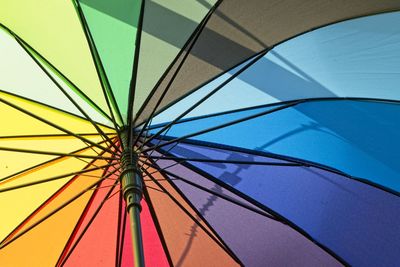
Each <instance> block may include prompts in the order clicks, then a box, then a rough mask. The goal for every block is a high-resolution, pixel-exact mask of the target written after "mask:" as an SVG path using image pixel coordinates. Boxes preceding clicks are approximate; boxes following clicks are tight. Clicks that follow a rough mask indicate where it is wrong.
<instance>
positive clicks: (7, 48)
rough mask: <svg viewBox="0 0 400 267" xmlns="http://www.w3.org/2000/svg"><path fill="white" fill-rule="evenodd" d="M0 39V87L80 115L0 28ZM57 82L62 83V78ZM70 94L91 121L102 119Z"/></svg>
mask: <svg viewBox="0 0 400 267" xmlns="http://www.w3.org/2000/svg"><path fill="white" fill-rule="evenodd" d="M0 40H1V42H0V57H1V59H2V60H1V62H0V72H1V73H2V74H3V75H2V76H1V77H0V89H1V90H3V91H7V92H10V93H13V94H16V95H20V96H23V97H26V98H29V99H32V100H35V101H38V102H41V103H43V104H46V105H50V106H53V107H56V108H59V109H62V110H65V111H67V112H70V113H73V114H75V115H78V116H82V114H81V112H80V111H79V110H78V109H77V107H76V106H75V105H74V104H73V103H72V102H71V101H69V100H68V99H67V98H66V96H65V95H64V94H63V92H62V91H61V90H60V89H59V88H57V86H56V84H55V83H53V81H51V79H50V78H49V77H48V76H47V75H46V73H45V72H44V71H43V70H42V69H41V68H40V67H39V65H38V64H37V63H35V61H34V60H33V59H32V58H31V57H30V56H29V54H28V53H27V52H26V51H25V50H24V49H23V47H22V46H21V45H20V44H18V42H17V41H16V39H15V38H14V37H12V36H11V34H9V33H7V31H6V30H5V29H2V28H1V30H0ZM54 76H55V75H54ZM21 77H23V78H21ZM54 78H55V77H54ZM59 82H60V84H64V83H63V82H62V81H59ZM65 89H66V90H67V91H71V89H69V88H68V87H67V86H65ZM70 95H71V96H72V97H73V98H74V100H75V101H77V102H78V103H79V105H80V106H82V107H83V108H84V109H85V110H86V111H87V112H88V113H89V114H90V116H91V117H92V118H93V119H94V120H97V121H100V122H106V120H105V119H104V118H103V117H102V116H100V115H99V114H98V113H97V112H96V111H95V110H93V108H91V107H90V106H89V105H88V104H87V103H86V102H85V101H84V100H82V99H81V98H80V97H79V96H77V95H76V94H75V93H74V92H72V91H71V94H70Z"/></svg>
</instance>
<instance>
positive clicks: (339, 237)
mask: <svg viewBox="0 0 400 267" xmlns="http://www.w3.org/2000/svg"><path fill="white" fill-rule="evenodd" d="M171 153H173V154H175V155H176V156H178V157H183V158H185V157H194V156H193V155H196V157H202V158H204V157H209V158H211V159H221V158H226V159H227V158H229V159H232V158H243V159H244V158H247V160H249V158H252V160H254V161H262V160H265V157H261V156H256V155H249V154H245V153H237V152H232V151H224V150H220V149H213V148H205V147H199V146H195V145H187V144H179V145H178V146H177V147H176V148H174V149H172V150H171ZM190 163H191V164H192V165H193V166H196V167H197V168H199V169H201V170H202V171H204V172H206V173H209V174H210V175H212V176H213V177H215V178H216V179H219V180H220V181H222V182H224V183H226V184H228V185H230V186H232V187H234V188H235V189H237V190H239V191H241V192H242V193H244V194H246V195H247V196H249V197H251V198H253V199H254V200H256V201H258V202H259V203H262V204H264V205H265V206H267V207H269V208H271V209H272V210H274V211H276V212H277V213H279V214H280V215H282V216H284V217H285V218H287V219H288V220H290V221H291V222H293V223H294V224H296V225H297V226H299V227H300V228H301V229H303V230H304V231H305V232H307V233H308V234H310V235H311V236H312V237H313V238H314V239H315V240H316V241H318V242H319V243H321V244H323V245H324V246H326V247H328V248H329V249H331V250H332V251H333V252H334V253H336V254H337V255H338V256H339V257H341V258H343V259H344V260H345V261H346V262H348V263H349V264H351V265H357V266H396V265H398V263H399V262H400V225H399V224H398V222H399V221H400V213H399V212H398V211H399V210H400V198H399V197H398V196H396V195H394V194H391V193H388V192H385V191H383V190H380V189H377V188H374V187H372V186H370V185H367V184H364V183H361V182H359V181H356V180H353V179H350V178H347V177H344V176H341V175H338V174H335V173H331V172H328V171H324V170H321V169H319V168H314V167H280V166H262V165H249V164H247V165H238V164H226V163H224V164H222V163H218V164H215V163H204V162H190ZM175 171H177V170H175Z"/></svg>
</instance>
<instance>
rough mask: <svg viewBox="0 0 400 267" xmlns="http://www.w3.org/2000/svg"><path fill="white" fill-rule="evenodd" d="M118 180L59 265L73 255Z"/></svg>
mask: <svg viewBox="0 0 400 267" xmlns="http://www.w3.org/2000/svg"><path fill="white" fill-rule="evenodd" d="M118 182H119V180H117V181H115V183H114V184H113V185H111V186H110V189H109V190H108V192H107V194H106V195H105V196H104V198H103V200H102V201H101V202H100V204H99V206H98V207H97V208H96V210H95V212H94V213H93V215H92V217H91V218H90V220H89V221H88V223H87V224H86V226H85V228H83V230H82V232H81V233H80V235H79V236H78V237H77V238H76V241H75V243H74V244H73V245H72V244H70V245H72V247H70V248H69V250H68V252H67V253H66V254H65V256H64V257H63V258H62V260H61V263H60V265H59V266H62V265H64V264H65V262H66V261H67V260H68V258H69V257H70V256H71V254H72V253H73V251H74V250H75V248H76V246H77V245H78V244H79V242H80V241H81V240H82V237H83V236H84V235H85V233H86V231H87V230H88V229H89V227H90V225H92V223H93V221H94V220H95V219H96V217H97V215H98V214H99V212H100V210H101V208H102V207H103V205H104V203H106V201H107V200H108V198H109V196H110V195H111V193H112V191H113V190H114V188H115V187H116V186H117V184H118ZM94 189H95V190H96V189H97V188H94ZM75 231H78V228H76V229H74V232H75ZM75 233H76V232H75ZM70 241H72V240H70ZM60 259H61V258H60Z"/></svg>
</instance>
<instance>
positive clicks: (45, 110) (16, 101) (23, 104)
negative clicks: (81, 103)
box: [0, 92, 115, 135]
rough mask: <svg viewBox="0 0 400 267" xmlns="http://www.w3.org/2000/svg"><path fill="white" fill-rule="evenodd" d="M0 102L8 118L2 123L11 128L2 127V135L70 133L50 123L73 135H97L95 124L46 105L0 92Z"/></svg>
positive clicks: (109, 131) (109, 130)
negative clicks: (34, 125)
mask: <svg viewBox="0 0 400 267" xmlns="http://www.w3.org/2000/svg"><path fill="white" fill-rule="evenodd" d="M0 101H1V103H0V105H1V108H2V109H3V108H4V109H6V110H4V112H7V113H3V114H7V116H6V117H4V118H2V122H3V123H5V124H7V125H9V127H7V128H5V127H2V129H1V130H0V134H1V135H6V134H7V135H13V134H16V133H24V134H25V135H26V134H30V135H32V134H60V133H62V134H65V133H68V132H65V131H62V130H60V129H57V128H56V127H54V126H51V125H50V124H49V123H48V122H50V123H53V124H55V125H57V126H59V127H62V128H64V129H66V130H67V131H69V132H73V133H97V131H96V128H94V126H93V124H92V123H90V122H89V121H87V120H85V119H83V118H80V117H77V116H75V115H72V114H68V113H65V112H62V111H60V110H57V109H54V108H51V107H47V106H45V105H42V104H39V103H36V102H33V101H30V100H27V99H24V98H21V97H18V96H15V95H11V94H9V93H6V92H0ZM11 109H14V110H11ZM2 111H3V110H2ZM8 114H10V115H8ZM32 114H33V115H35V116H37V117H39V118H41V119H44V120H46V121H47V122H43V121H39V120H38V119H37V118H34V117H33V116H32ZM18 119H21V120H18ZM13 122H19V123H13ZM34 123H36V125H40V126H39V127H31V125H32V124H34ZM3 128H4V129H3ZM99 128H100V129H102V130H103V131H104V132H105V133H115V131H114V130H112V129H110V128H108V127H104V126H101V125H99ZM24 130H25V131H24Z"/></svg>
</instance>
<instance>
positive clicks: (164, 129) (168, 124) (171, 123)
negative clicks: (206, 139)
mask: <svg viewBox="0 0 400 267" xmlns="http://www.w3.org/2000/svg"><path fill="white" fill-rule="evenodd" d="M265 54H266V51H264V52H261V53H259V54H258V55H257V56H256V57H254V58H253V59H252V60H251V61H250V62H248V63H247V64H246V65H245V66H243V67H242V68H241V69H240V70H238V71H237V72H236V73H235V74H234V75H232V76H231V77H229V78H228V79H226V80H225V81H224V82H223V83H221V84H220V85H219V86H217V87H216V88H215V89H214V90H212V91H211V92H209V93H208V94H207V95H205V96H204V97H203V98H201V99H200V100H198V101H197V102H196V103H195V104H193V105H192V106H191V107H190V108H188V109H186V110H185V111H184V112H183V113H181V114H180V115H179V116H177V117H176V118H175V119H174V120H172V121H171V122H169V123H167V124H166V125H165V126H163V127H162V128H161V129H160V130H159V131H158V132H156V133H155V134H154V135H152V136H151V137H150V138H149V139H148V140H147V141H146V142H144V143H143V144H142V147H143V146H144V145H146V144H147V143H148V142H150V141H151V140H153V139H154V138H156V137H157V136H159V135H160V134H161V133H163V132H164V131H166V130H167V129H169V128H170V127H172V126H173V125H174V124H175V123H176V122H178V121H179V120H180V119H182V118H183V117H185V116H186V115H187V114H189V113H190V112H191V111H193V110H194V109H195V108H197V107H198V106H200V105H201V104H202V103H203V102H205V101H206V100H207V99H208V98H210V97H211V96H212V95H214V94H215V93H216V92H218V91H219V90H220V89H221V88H223V87H224V86H225V85H226V84H228V83H229V82H231V81H232V80H233V79H234V78H236V77H237V76H238V75H239V74H241V73H242V72H244V71H245V70H246V69H248V68H249V67H250V66H252V65H253V64H254V63H255V62H257V61H258V60H259V59H260V58H262V57H263V56H264V55H265Z"/></svg>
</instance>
